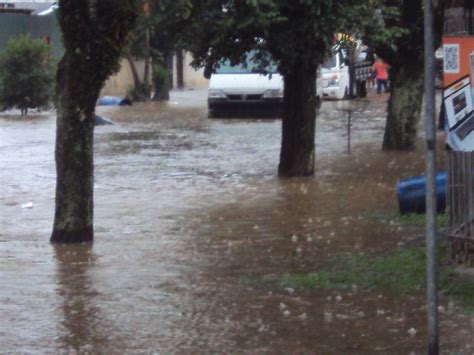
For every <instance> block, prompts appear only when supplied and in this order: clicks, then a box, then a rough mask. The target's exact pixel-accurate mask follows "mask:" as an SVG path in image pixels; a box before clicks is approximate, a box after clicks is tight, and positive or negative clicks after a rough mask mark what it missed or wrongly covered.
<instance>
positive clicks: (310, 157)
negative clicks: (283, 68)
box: [278, 63, 317, 177]
mask: <svg viewBox="0 0 474 355" xmlns="http://www.w3.org/2000/svg"><path fill="white" fill-rule="evenodd" d="M292 69H293V70H292V71H291V72H290V71H289V72H287V73H285V74H284V83H285V90H284V92H285V93H284V99H283V122H282V141H281V152H280V165H279V166H278V175H279V176H282V177H292V176H311V175H314V155H315V143H314V138H315V128H316V70H317V68H313V67H311V66H310V65H306V66H305V65H304V64H302V63H297V64H296V65H294V67H293V68H292Z"/></svg>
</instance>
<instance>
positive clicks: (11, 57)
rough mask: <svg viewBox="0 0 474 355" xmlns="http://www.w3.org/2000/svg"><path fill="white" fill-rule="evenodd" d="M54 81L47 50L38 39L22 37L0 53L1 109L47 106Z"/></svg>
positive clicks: (25, 110) (48, 50)
mask: <svg viewBox="0 0 474 355" xmlns="http://www.w3.org/2000/svg"><path fill="white" fill-rule="evenodd" d="M53 81H54V65H53V60H52V57H51V53H50V48H49V46H48V45H47V44H45V43H44V42H43V41H42V40H41V39H33V38H31V37H29V36H27V35H21V36H19V37H14V38H12V39H10V41H9V42H8V45H7V47H6V48H5V50H4V51H2V52H0V109H4V110H6V109H9V108H13V107H17V108H20V109H22V114H23V113H27V110H28V108H35V107H41V106H45V105H47V104H48V103H49V101H50V98H51V93H52V88H53Z"/></svg>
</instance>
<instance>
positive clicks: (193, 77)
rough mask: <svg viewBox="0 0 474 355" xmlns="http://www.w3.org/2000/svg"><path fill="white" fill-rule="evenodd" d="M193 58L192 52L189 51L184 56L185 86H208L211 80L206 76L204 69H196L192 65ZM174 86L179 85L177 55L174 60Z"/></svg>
mask: <svg viewBox="0 0 474 355" xmlns="http://www.w3.org/2000/svg"><path fill="white" fill-rule="evenodd" d="M192 60H193V57H192V54H191V53H189V52H187V53H185V56H184V65H183V66H184V68H183V76H184V87H185V88H196V89H197V88H206V87H207V86H208V85H209V80H208V79H206V78H205V77H204V69H202V68H200V69H194V68H193V67H191V62H192ZM173 71H174V73H173V80H174V83H173V87H177V77H178V76H177V75H176V72H177V70H176V56H175V57H174V60H173Z"/></svg>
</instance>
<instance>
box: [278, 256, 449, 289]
mask: <svg viewBox="0 0 474 355" xmlns="http://www.w3.org/2000/svg"><path fill="white" fill-rule="evenodd" d="M425 265H426V264H425V254H424V252H423V250H421V249H418V248H413V249H406V250H401V251H397V252H394V253H391V254H388V255H384V256H376V257H368V256H365V255H362V256H351V257H347V258H340V259H338V260H337V266H336V267H335V268H334V270H332V271H322V272H317V273H312V274H308V275H296V276H294V275H285V276H284V277H283V279H282V284H283V285H285V286H291V287H305V288H323V289H329V288H349V287H351V286H352V285H354V284H355V285H357V286H359V287H363V288H376V289H381V290H389V291H391V292H397V293H400V294H413V293H417V292H420V291H421V290H422V289H423V287H424V286H423V285H424V281H425ZM446 277H447V274H446V273H444V274H443V275H442V279H443V280H444V279H446Z"/></svg>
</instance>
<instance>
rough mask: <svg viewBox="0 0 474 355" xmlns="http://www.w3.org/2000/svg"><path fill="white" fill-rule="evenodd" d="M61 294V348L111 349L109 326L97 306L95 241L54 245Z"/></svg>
mask: <svg viewBox="0 0 474 355" xmlns="http://www.w3.org/2000/svg"><path fill="white" fill-rule="evenodd" d="M53 248H54V257H55V259H56V263H57V273H56V282H57V291H56V292H57V294H58V295H59V296H60V298H61V302H62V307H61V310H62V313H63V314H62V317H61V319H62V321H61V328H62V335H61V336H60V337H59V339H58V343H59V346H60V348H62V349H64V350H68V351H70V350H76V351H91V350H93V351H100V350H101V349H107V348H108V345H107V339H108V338H107V332H108V330H107V329H106V327H105V326H104V324H103V322H102V314H101V311H100V308H99V307H98V306H97V302H96V298H97V296H98V292H97V290H96V288H95V285H94V283H93V282H92V280H91V278H90V276H89V273H90V269H91V268H93V267H94V264H95V260H96V256H95V255H94V253H93V250H92V244H91V243H86V244H81V245H54V246H53Z"/></svg>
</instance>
